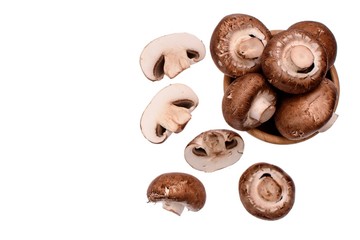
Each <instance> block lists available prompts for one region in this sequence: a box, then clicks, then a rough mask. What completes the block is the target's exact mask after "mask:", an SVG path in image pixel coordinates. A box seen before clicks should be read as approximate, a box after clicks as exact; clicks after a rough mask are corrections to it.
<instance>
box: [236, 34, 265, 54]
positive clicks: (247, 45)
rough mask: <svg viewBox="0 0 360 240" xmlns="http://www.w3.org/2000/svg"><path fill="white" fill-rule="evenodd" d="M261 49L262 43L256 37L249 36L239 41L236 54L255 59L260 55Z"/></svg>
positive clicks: (262, 48)
mask: <svg viewBox="0 0 360 240" xmlns="http://www.w3.org/2000/svg"><path fill="white" fill-rule="evenodd" d="M263 50H264V45H263V43H262V42H261V41H260V40H259V39H258V38H256V37H250V38H249V39H247V40H245V41H241V42H240V43H239V45H238V48H237V54H238V55H239V56H241V57H244V58H247V59H255V58H258V57H260V56H261V54H262V52H263Z"/></svg>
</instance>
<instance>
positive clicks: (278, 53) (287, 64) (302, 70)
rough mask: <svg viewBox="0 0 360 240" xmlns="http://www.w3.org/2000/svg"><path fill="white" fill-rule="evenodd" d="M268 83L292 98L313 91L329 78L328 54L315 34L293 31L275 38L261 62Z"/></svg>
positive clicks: (271, 40) (265, 51) (269, 43)
mask: <svg viewBox="0 0 360 240" xmlns="http://www.w3.org/2000/svg"><path fill="white" fill-rule="evenodd" d="M261 67H262V70H263V73H264V75H265V77H266V79H267V80H268V81H269V82H270V83H271V84H272V85H273V86H275V87H276V88H278V89H280V90H281V91H283V92H286V93H290V94H300V93H305V92H308V91H311V90H312V89H314V88H315V87H316V86H317V85H319V83H320V82H321V81H322V80H323V79H324V78H325V75H326V73H327V70H328V59H327V53H326V51H325V49H324V47H323V46H322V45H321V43H320V42H319V41H318V39H316V38H315V37H314V36H313V35H312V34H310V33H308V32H306V31H304V30H300V29H289V30H284V31H281V32H279V33H277V34H276V35H274V36H273V37H272V38H271V39H270V41H269V42H268V44H267V45H266V47H265V49H264V51H263V55H262V58H261Z"/></svg>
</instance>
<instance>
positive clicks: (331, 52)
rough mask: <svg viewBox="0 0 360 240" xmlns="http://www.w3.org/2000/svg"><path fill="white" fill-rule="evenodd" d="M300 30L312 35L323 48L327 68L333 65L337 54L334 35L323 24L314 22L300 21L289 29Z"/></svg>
mask: <svg viewBox="0 0 360 240" xmlns="http://www.w3.org/2000/svg"><path fill="white" fill-rule="evenodd" d="M295 28H296V29H302V30H304V31H307V32H309V33H311V34H312V35H314V37H315V38H316V39H317V40H318V41H319V42H320V43H321V44H322V46H323V47H324V48H325V51H326V53H327V57H328V68H330V67H331V66H333V65H334V62H335V59H336V54H337V42H336V39H335V36H334V34H333V33H332V32H331V30H330V29H329V28H328V27H327V26H326V25H325V24H323V23H321V22H316V21H301V22H297V23H294V24H293V25H291V26H290V27H289V29H295Z"/></svg>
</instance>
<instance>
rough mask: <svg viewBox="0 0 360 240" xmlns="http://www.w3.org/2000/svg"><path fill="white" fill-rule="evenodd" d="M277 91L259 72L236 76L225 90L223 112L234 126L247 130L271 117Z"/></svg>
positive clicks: (226, 119) (225, 117)
mask: <svg viewBox="0 0 360 240" xmlns="http://www.w3.org/2000/svg"><path fill="white" fill-rule="evenodd" d="M276 98H277V95H276V92H275V91H274V89H273V88H272V87H271V86H270V84H269V83H268V82H267V81H266V79H265V78H264V77H263V76H262V75H261V74H259V73H248V74H245V75H243V76H241V77H238V78H236V79H235V80H234V81H232V83H231V84H230V85H229V86H228V87H227V89H226V90H225V93H224V96H223V100H222V113H223V116H224V119H225V121H226V122H227V123H228V124H229V125H230V126H231V127H233V128H235V129H237V130H241V131H247V130H250V129H253V128H256V127H258V126H260V125H261V124H262V123H263V122H265V121H267V120H268V119H270V118H271V116H272V115H273V114H274V112H275V108H276Z"/></svg>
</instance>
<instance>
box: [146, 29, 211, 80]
mask: <svg viewBox="0 0 360 240" xmlns="http://www.w3.org/2000/svg"><path fill="white" fill-rule="evenodd" d="M204 57H205V45H204V44H203V42H202V41H201V40H200V39H199V38H197V37H196V36H194V35H192V34H189V33H173V34H169V35H165V36H162V37H159V38H157V39H154V40H153V41H151V42H150V43H149V44H148V45H146V46H145V48H144V49H143V51H142V53H141V56H140V66H141V69H142V71H143V73H144V74H145V76H146V77H147V78H148V79H149V80H152V81H158V80H161V79H162V78H163V77H164V75H166V76H168V77H169V78H174V77H176V76H177V75H178V74H179V73H181V72H182V71H183V70H185V69H187V68H189V67H190V65H191V64H194V63H196V62H199V61H201V60H202V59H203V58H204Z"/></svg>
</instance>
